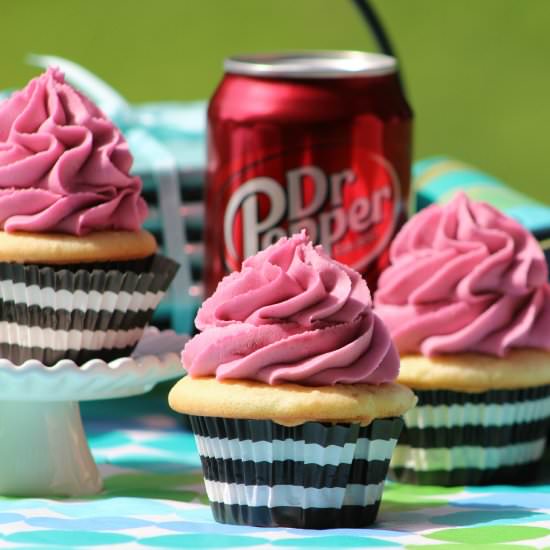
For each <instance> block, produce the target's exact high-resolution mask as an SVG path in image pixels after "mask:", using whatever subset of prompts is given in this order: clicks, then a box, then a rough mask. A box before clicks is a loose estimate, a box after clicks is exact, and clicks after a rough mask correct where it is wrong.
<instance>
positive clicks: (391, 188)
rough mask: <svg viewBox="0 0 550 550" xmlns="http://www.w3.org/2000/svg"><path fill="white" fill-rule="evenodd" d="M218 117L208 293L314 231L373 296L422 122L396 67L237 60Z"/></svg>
mask: <svg viewBox="0 0 550 550" xmlns="http://www.w3.org/2000/svg"><path fill="white" fill-rule="evenodd" d="M224 69H225V76H224V78H223V80H222V82H221V83H220V85H219V86H218V88H217V90H216V92H215V93H214V96H213V97H212V100H211V101H210V105H209V108H208V166H207V184H206V224H205V228H206V229H205V245H206V249H205V277H204V280H205V292H206V295H207V296H208V295H209V294H211V293H212V292H213V291H214V290H215V288H216V285H217V283H218V282H219V280H220V279H221V278H222V277H223V276H224V275H225V274H227V273H229V272H231V271H235V270H238V269H240V266H241V263H242V261H243V260H244V259H245V258H247V257H248V256H251V255H252V254H255V253H256V252H257V251H258V250H261V249H264V248H266V247H267V246H269V245H270V244H272V243H274V242H276V241H277V240H278V239H279V238H280V237H282V236H284V235H291V234H293V233H296V232H298V231H299V230H301V229H302V228H305V229H306V230H307V232H308V234H309V235H310V237H311V238H312V240H314V241H315V242H317V243H321V244H322V245H323V246H324V248H325V250H326V251H327V252H328V253H329V254H330V255H331V256H332V257H333V258H335V259H336V260H338V261H340V262H342V263H345V264H347V265H350V266H352V267H353V268H355V269H357V270H358V271H360V272H361V273H362V274H363V276H364V277H365V278H366V279H367V281H368V283H369V286H370V288H371V290H373V289H374V288H375V287H376V281H377V278H378V275H379V274H380V272H381V271H382V270H383V269H384V267H385V266H386V265H387V263H388V247H389V244H390V242H391V240H392V237H393V236H394V235H395V233H396V231H397V229H398V228H399V227H400V226H401V225H402V224H403V222H404V221H405V217H406V211H407V209H406V201H407V198H408V193H409V183H410V168H411V134H412V111H411V109H410V107H409V105H408V104H407V101H406V99H405V96H404V94H403V90H402V88H401V86H400V81H399V78H398V74H397V66H396V61H395V59H394V58H392V57H389V56H386V55H381V54H373V53H363V52H353V51H318V52H303V53H285V54H261V55H250V56H240V57H232V58H229V59H227V60H226V61H225V63H224Z"/></svg>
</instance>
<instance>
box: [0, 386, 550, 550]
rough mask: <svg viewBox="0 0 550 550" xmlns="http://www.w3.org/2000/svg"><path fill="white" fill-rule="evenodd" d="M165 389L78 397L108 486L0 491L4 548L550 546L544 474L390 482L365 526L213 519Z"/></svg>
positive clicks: (190, 446)
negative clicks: (60, 492) (507, 483)
mask: <svg viewBox="0 0 550 550" xmlns="http://www.w3.org/2000/svg"><path fill="white" fill-rule="evenodd" d="M165 396H166V386H164V387H161V388H160V389H158V390H156V391H155V392H154V393H153V394H150V395H149V396H147V397H142V398H132V399H121V400H118V401H115V402H101V403H99V402H98V403H89V404H86V405H84V406H83V416H84V419H85V426H86V431H87V433H88V436H89V440H90V443H91V446H92V450H93V454H94V456H95V458H96V461H97V462H98V463H99V464H100V470H101V472H102V474H103V476H104V479H105V492H104V493H103V494H101V495H99V496H97V497H95V498H89V499H85V500H44V499H2V500H0V548H24V549H26V550H31V549H35V548H71V549H72V548H75V549H78V548H93V547H97V548H116V549H121V550H122V549H126V548H247V547H249V548H252V547H261V548H342V547H349V548H371V547H372V548H378V547H380V548H383V547H387V548H390V547H406V548H416V549H420V548H428V546H429V548H431V549H432V548H433V549H434V550H436V549H438V548H445V549H446V548H457V549H458V548H477V547H479V546H480V545H482V544H483V545H484V547H485V548H491V549H497V548H501V549H503V550H514V549H519V548H531V547H536V548H550V485H547V484H544V483H542V482H541V483H540V484H537V485H532V486H526V487H481V488H469V487H467V488H462V487H460V488H453V489H444V488H441V487H414V486H411V485H401V484H397V483H388V484H387V486H386V490H385V492H384V498H383V501H382V507H381V510H380V514H379V521H378V523H377V525H376V528H372V529H358V530H351V529H338V530H331V531H305V530H295V529H271V528H268V529H262V528H253V527H239V526H230V525H220V524H216V523H214V521H213V519H212V516H211V514H210V510H209V508H208V505H207V501H206V497H205V493H204V488H203V485H202V476H201V472H200V462H199V458H198V455H197V454H196V452H195V445H194V442H193V437H192V435H191V434H190V433H189V432H187V431H186V430H185V429H184V428H182V425H181V423H180V420H179V418H178V417H176V416H173V415H171V414H170V413H169V411H168V410H167V407H166V405H165ZM549 469H550V468H549ZM486 545H489V546H486Z"/></svg>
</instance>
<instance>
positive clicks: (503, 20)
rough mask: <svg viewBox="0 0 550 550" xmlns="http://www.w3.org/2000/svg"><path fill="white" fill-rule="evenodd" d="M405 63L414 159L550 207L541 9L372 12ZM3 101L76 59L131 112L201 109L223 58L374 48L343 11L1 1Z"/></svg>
mask: <svg viewBox="0 0 550 550" xmlns="http://www.w3.org/2000/svg"><path fill="white" fill-rule="evenodd" d="M373 4H374V5H375V7H376V8H377V9H378V11H379V13H380V15H381V17H382V18H383V20H384V21H385V23H386V25H387V27H388V28H389V31H390V34H391V36H392V38H393V40H394V42H395V45H396V47H397V50H398V53H399V54H400V57H401V59H402V63H403V68H404V73H405V78H406V83H407V88H408V92H409V98H410V102H411V104H412V106H413V108H414V110H415V115H416V119H415V157H416V158H421V157H425V156H427V155H432V154H447V155H451V156H453V157H456V158H459V159H462V160H465V161H468V162H471V163H473V164H476V165H477V166H479V167H480V168H482V169H483V170H486V171H488V172H490V173H492V174H494V175H496V176H498V177H500V178H501V179H503V180H504V181H506V182H508V183H509V184H510V185H513V186H514V187H516V188H518V189H521V190H523V191H526V192H528V193H529V194H531V195H533V196H535V197H537V198H539V199H541V200H544V201H545V202H548V203H550V185H549V179H550V166H549V162H550V154H549V149H550V148H549V137H548V135H549V133H550V100H549V98H550V71H549V70H548V69H549V57H550V32H549V28H550V1H549V0H374V2H373ZM0 29H1V30H0V51H2V52H3V53H2V56H1V57H0V69H1V70H0V89H1V88H8V87H20V86H23V85H24V84H25V83H26V81H27V80H28V79H29V78H31V77H32V76H34V75H35V74H37V72H38V71H37V70H36V69H34V68H32V67H30V66H27V65H25V56H26V55H27V54H28V53H30V52H34V53H47V54H56V55H60V56H63V57H67V58H69V59H71V60H74V61H76V62H78V63H80V64H82V65H84V66H86V67H88V68H90V69H91V70H93V71H94V72H96V73H97V74H98V75H100V76H101V77H102V78H104V79H105V80H106V81H108V82H109V83H110V84H112V85H113V86H114V87H115V88H117V89H118V90H119V91H121V92H122V93H123V94H124V95H125V96H126V97H127V98H128V99H129V100H131V101H134V102H140V101H150V100H165V99H166V100H187V99H195V98H204V97H208V96H209V95H210V94H211V93H212V91H213V89H214V87H215V86H216V83H217V82H218V81H219V79H220V78H221V75H222V71H221V64H222V60H223V58H224V57H225V56H227V55H230V54H233V53H238V52H252V51H270V50H285V49H301V48H310V49H314V48H325V49H330V48H340V49H365V50H373V49H374V43H373V41H372V39H371V37H370V35H369V33H368V31H367V29H366V27H365V26H364V24H363V22H362V21H361V20H360V18H359V15H358V14H357V13H356V11H355V8H354V7H353V5H352V4H351V2H350V1H349V0H195V1H192V0H93V1H84V0H49V1H43V0H19V1H17V2H15V1H13V0H0Z"/></svg>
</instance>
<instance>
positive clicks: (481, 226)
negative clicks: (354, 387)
mask: <svg viewBox="0 0 550 550" xmlns="http://www.w3.org/2000/svg"><path fill="white" fill-rule="evenodd" d="M390 258H391V265H390V267H388V268H387V269H386V270H385V271H384V273H382V276H381V277H380V280H379V286H378V291H377V293H376V296H375V309H376V311H377V313H378V314H379V315H380V317H382V319H383V320H384V322H385V323H386V325H387V326H388V328H389V330H390V332H391V335H392V337H393V338H394V340H395V343H396V345H397V347H398V349H399V351H400V352H401V353H410V352H413V353H414V352H416V353H418V352H419V353H422V354H424V355H428V356H432V355H437V354H444V353H460V352H479V353H485V354H490V355H496V356H503V355H505V354H506V353H507V352H508V351H510V350H511V349H513V348H538V349H544V350H550V285H549V284H548V267H547V264H546V261H545V258H544V254H543V252H542V250H541V248H540V246H539V244H538V243H537V241H536V240H535V238H534V237H533V236H532V235H531V234H530V233H529V232H528V231H527V230H526V229H524V228H523V227H522V226H521V225H519V224H518V223H517V222H516V221H514V220H513V219H511V218H509V217H507V216H505V215H504V214H502V213H501V212H499V211H498V210H496V209H495V208H493V207H492V206H490V205H488V204H486V203H482V202H474V201H472V200H470V199H468V197H467V196H466V195H465V194H464V193H460V194H459V195H457V196H456V197H455V198H454V200H453V201H451V202H450V203H448V204H446V205H444V206H439V205H433V206H430V207H428V208H426V209H425V210H422V211H421V212H420V213H418V214H416V215H415V216H414V217H413V218H412V219H411V220H410V221H409V222H408V223H407V224H406V225H405V226H404V227H403V228H402V229H401V231H400V233H399V234H398V235H397V237H396V238H395V241H394V242H393V244H392V247H391V250H390Z"/></svg>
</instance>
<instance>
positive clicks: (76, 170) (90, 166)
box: [0, 68, 147, 236]
mask: <svg viewBox="0 0 550 550" xmlns="http://www.w3.org/2000/svg"><path fill="white" fill-rule="evenodd" d="M131 166H132V156H131V154H130V152H129V150H128V145H127V143H126V141H125V140H124V138H123V136H122V134H121V133H120V131H119V130H118V128H116V127H115V126H114V125H113V123H112V122H111V121H110V120H108V119H107V117H106V116H105V115H104V114H103V113H102V112H101V111H100V110H99V108H98V107H96V106H95V105H94V104H93V103H92V102H91V101H90V100H89V99H88V98H86V97H85V96H83V95H82V94H81V93H79V92H78V91H76V90H75V89H74V88H72V87H71V86H69V84H67V83H66V82H65V80H64V77H63V74H62V73H61V72H60V71H59V70H57V69H52V68H50V69H48V70H47V71H46V72H45V73H44V74H42V75H41V76H39V77H37V78H35V79H33V80H31V82H30V83H29V84H28V85H27V87H26V88H24V89H23V90H22V91H20V92H16V93H14V94H13V95H12V96H11V97H10V98H9V99H7V100H5V101H3V102H2V103H0V229H2V230H3V231H5V232H9V233H11V232H18V231H24V232H32V233H42V232H53V233H68V234H72V235H77V236H81V235H86V234H88V233H90V232H93V231H101V230H129V231H136V230H138V229H139V228H140V227H141V224H142V223H143V221H144V219H145V217H146V215H147V205H146V203H145V201H144V200H143V199H142V198H141V196H140V192H141V180H140V179H139V178H137V177H134V176H131V175H130V174H129V171H130V168H131Z"/></svg>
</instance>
